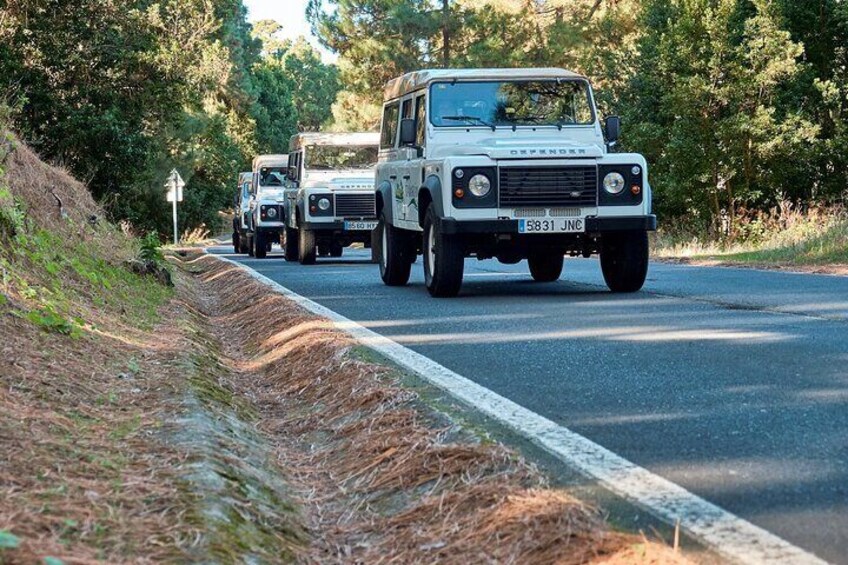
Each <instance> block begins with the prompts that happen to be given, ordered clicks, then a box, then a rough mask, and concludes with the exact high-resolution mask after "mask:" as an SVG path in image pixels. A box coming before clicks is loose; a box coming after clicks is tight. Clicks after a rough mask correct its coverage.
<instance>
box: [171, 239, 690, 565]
mask: <svg viewBox="0 0 848 565" xmlns="http://www.w3.org/2000/svg"><path fill="white" fill-rule="evenodd" d="M185 265H186V267H187V268H189V269H191V270H192V271H194V272H195V277H196V284H197V288H196V291H195V292H194V293H193V294H194V295H196V296H201V297H204V298H203V299H202V300H201V301H200V303H199V304H198V307H199V310H200V312H201V313H202V314H203V315H204V316H205V317H206V318H207V319H208V328H209V330H210V331H212V332H215V333H217V335H218V336H219V339H221V341H222V343H223V344H224V351H225V353H226V356H227V357H229V358H230V359H231V361H230V363H231V364H232V367H233V369H234V370H235V371H237V373H236V375H237V376H236V377H235V378H236V380H235V381H234V386H235V389H236V390H240V391H243V393H244V394H245V395H246V397H247V398H249V399H250V401H251V403H252V404H253V405H254V406H255V407H256V408H257V409H258V410H259V412H260V414H261V416H260V421H261V422H262V424H261V427H262V429H263V431H265V432H266V434H267V435H268V437H269V438H271V440H272V441H275V442H276V444H277V446H278V454H279V455H278V457H279V460H280V461H281V463H282V464H283V466H284V467H285V468H286V469H287V472H288V474H289V476H290V477H291V479H292V481H293V482H294V484H295V485H296V487H297V488H298V489H299V491H300V492H301V499H302V502H301V504H302V506H303V507H304V508H305V509H306V512H307V513H308V521H309V525H310V528H311V530H312V531H313V532H320V534H316V535H314V536H313V537H314V542H313V543H312V545H311V547H310V550H309V553H308V554H307V555H306V556H305V560H306V561H308V562H321V563H326V562H340V563H350V562H363V563H432V562H456V563H460V562H462V563H489V562H499V563H500V562H502V563H587V562H593V561H601V560H611V561H610V562H613V563H623V562H636V563H681V562H683V561H684V559H683V558H682V557H681V556H680V555H679V554H676V553H674V552H672V551H671V550H669V549H667V548H665V547H663V546H658V545H655V544H650V543H648V544H646V543H645V542H644V540H643V539H641V538H637V537H635V536H630V535H626V534H621V533H617V532H614V531H611V530H610V529H609V528H608V527H607V526H606V524H605V522H604V520H603V518H602V515H601V514H600V513H599V511H598V510H597V509H594V508H591V507H588V506H586V505H584V504H583V503H581V502H579V501H578V500H576V499H574V498H572V497H571V496H569V495H568V494H567V493H565V492H563V491H559V490H554V489H551V488H549V487H547V485H546V482H545V480H544V478H543V477H542V476H541V475H540V474H539V473H538V472H537V471H536V470H535V469H534V468H533V467H532V466H530V465H528V464H527V463H526V462H524V461H523V460H522V459H521V458H520V457H518V456H517V455H516V454H515V453H514V452H511V451H509V450H508V449H506V448H504V447H502V446H500V445H491V444H480V443H479V442H478V441H475V440H474V438H472V437H470V436H465V439H461V440H449V439H448V438H449V437H453V436H454V434H450V433H448V431H449V430H448V429H446V428H449V427H450V426H451V423H450V422H448V421H445V420H444V419H440V418H439V417H436V416H434V414H433V413H432V412H430V411H429V410H428V409H426V408H424V406H423V405H422V404H421V403H420V402H419V401H418V400H417V398H416V397H415V395H414V394H412V393H411V392H409V391H408V390H406V389H404V388H402V387H401V386H399V384H398V383H397V382H396V380H395V378H394V377H393V376H392V374H390V373H389V372H388V370H387V369H386V368H385V367H382V366H379V365H374V364H371V363H366V362H363V361H359V360H357V359H355V358H353V357H351V356H350V355H349V352H350V349H351V347H353V346H354V344H353V343H352V342H351V340H350V339H349V337H348V336H347V335H345V334H342V333H340V332H338V331H336V330H333V329H331V327H330V326H329V325H328V324H327V323H326V322H325V321H322V320H320V319H317V318H315V317H314V316H312V315H310V314H308V313H306V312H304V311H303V310H301V309H300V308H299V307H297V306H296V305H294V304H293V303H292V302H290V301H289V300H287V299H285V298H284V297H282V296H280V295H277V294H269V291H268V289H267V288H266V287H265V286H264V285H261V284H260V283H258V282H256V281H254V280H253V279H251V278H250V277H248V276H247V275H246V274H244V273H243V272H241V271H240V270H238V269H234V268H233V267H232V266H231V265H228V264H225V263H223V262H220V261H218V260H217V259H215V258H213V257H211V256H208V255H192V256H191V258H190V259H189V260H187V261H186V262H185ZM233 288H238V289H239V292H237V293H234V292H231V289H233ZM451 431H454V430H451ZM640 548H641V549H640Z"/></svg>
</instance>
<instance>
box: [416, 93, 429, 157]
mask: <svg viewBox="0 0 848 565" xmlns="http://www.w3.org/2000/svg"><path fill="white" fill-rule="evenodd" d="M424 99H425V96H424V95H423V94H420V95H419V96H418V98H416V99H415V145H417V146H418V147H424V144H425V143H426V141H425V140H426V136H425V135H424V134H425V132H426V128H427V120H426V115H425V113H426V112H427V104H425V103H424Z"/></svg>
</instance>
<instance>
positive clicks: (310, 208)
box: [309, 206, 318, 214]
mask: <svg viewBox="0 0 848 565" xmlns="http://www.w3.org/2000/svg"><path fill="white" fill-rule="evenodd" d="M309 211H310V212H312V213H313V214H314V213H315V212H317V211H318V208H316V207H315V206H310V207H309Z"/></svg>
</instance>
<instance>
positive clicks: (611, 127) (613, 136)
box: [604, 116, 621, 146]
mask: <svg viewBox="0 0 848 565" xmlns="http://www.w3.org/2000/svg"><path fill="white" fill-rule="evenodd" d="M604 134H605V135H606V137H607V144H609V145H610V146H612V145H615V143H616V142H617V141H618V136H619V135H621V118H619V117H618V116H609V117H608V118H607V119H606V120H605V121H604Z"/></svg>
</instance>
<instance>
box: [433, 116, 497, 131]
mask: <svg viewBox="0 0 848 565" xmlns="http://www.w3.org/2000/svg"><path fill="white" fill-rule="evenodd" d="M441 118H442V119H443V120H450V121H463V122H477V123H478V124H482V125H484V126H486V127H490V128H492V131H495V124H492V123H489V122H487V121H486V120H484V119H483V118H478V117H477V116H442V117H441Z"/></svg>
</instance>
